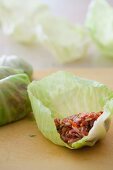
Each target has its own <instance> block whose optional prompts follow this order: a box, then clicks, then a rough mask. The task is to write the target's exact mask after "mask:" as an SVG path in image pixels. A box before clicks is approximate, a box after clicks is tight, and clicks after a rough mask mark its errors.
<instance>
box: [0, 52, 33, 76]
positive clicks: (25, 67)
mask: <svg viewBox="0 0 113 170" xmlns="http://www.w3.org/2000/svg"><path fill="white" fill-rule="evenodd" d="M0 66H8V67H11V68H14V69H17V71H16V72H20V71H21V72H24V73H26V74H27V75H28V76H29V78H30V79H32V74H33V68H32V66H31V65H30V64H29V63H27V62H26V61H25V60H23V59H22V58H21V57H18V56H15V55H9V56H7V55H3V56H1V57H0ZM18 70H19V71H18ZM4 71H6V70H4ZM10 71H11V69H10Z"/></svg>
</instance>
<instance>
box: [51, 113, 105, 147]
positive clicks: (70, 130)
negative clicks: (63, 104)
mask: <svg viewBox="0 0 113 170" xmlns="http://www.w3.org/2000/svg"><path fill="white" fill-rule="evenodd" d="M102 113H103V112H102V111H100V112H97V113H95V112H91V113H79V114H77V115H72V116H69V117H67V118H64V119H62V120H61V119H58V118H56V119H54V122H55V125H56V129H57V131H58V133H59V134H60V137H61V139H62V140H63V141H64V142H66V143H68V144H72V143H73V142H76V141H78V140H80V139H82V138H83V137H84V136H87V135H88V133H89V131H90V130H91V128H92V127H93V125H94V122H95V121H96V120H97V119H98V117H99V116H100V115H101V114H102Z"/></svg>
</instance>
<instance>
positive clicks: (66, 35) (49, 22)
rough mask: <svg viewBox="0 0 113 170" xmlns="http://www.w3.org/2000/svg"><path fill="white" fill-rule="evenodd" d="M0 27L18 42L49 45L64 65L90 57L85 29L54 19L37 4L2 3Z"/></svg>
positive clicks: (16, 0)
mask: <svg viewBox="0 0 113 170" xmlns="http://www.w3.org/2000/svg"><path fill="white" fill-rule="evenodd" d="M0 24H1V28H2V30H3V32H4V33H5V34H7V35H10V36H11V37H13V38H14V39H15V40H16V41H18V42H21V43H25V44H37V45H39V44H42V45H43V46H46V47H47V48H48V49H49V50H50V51H51V52H52V53H53V55H55V56H56V58H57V59H58V61H60V62H61V63H67V62H72V61H73V60H77V59H80V58H83V57H85V56H87V51H88V41H89V39H88V38H86V37H87V32H86V31H85V28H82V27H81V26H75V25H74V24H72V23H70V22H69V21H67V20H65V19H63V18H61V17H60V18H59V17H56V16H54V15H53V14H52V12H51V10H50V9H49V7H48V6H47V5H45V4H41V3H39V2H38V1H32V0H28V1H27V2H26V0H25V1H24V2H23V1H22V0H20V1H18V0H5V1H4V0H1V1H0Z"/></svg>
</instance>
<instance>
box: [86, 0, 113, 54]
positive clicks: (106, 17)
mask: <svg viewBox="0 0 113 170" xmlns="http://www.w3.org/2000/svg"><path fill="white" fill-rule="evenodd" d="M86 27H87V28H88V30H89V33H90V35H91V37H92V39H93V40H94V42H95V43H96V44H97V47H98V48H99V49H100V51H101V52H102V53H103V55H104V56H107V57H108V56H109V57H113V7H112V6H110V4H108V2H107V1H106V0H93V1H92V2H91V4H90V6H89V10H88V14H87V18H86Z"/></svg>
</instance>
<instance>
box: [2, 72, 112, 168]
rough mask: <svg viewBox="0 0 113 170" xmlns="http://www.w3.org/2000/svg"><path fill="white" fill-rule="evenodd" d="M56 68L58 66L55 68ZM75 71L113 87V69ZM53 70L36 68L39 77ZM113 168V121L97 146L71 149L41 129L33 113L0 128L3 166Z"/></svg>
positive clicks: (35, 75)
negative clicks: (51, 139)
mask: <svg viewBox="0 0 113 170" xmlns="http://www.w3.org/2000/svg"><path fill="white" fill-rule="evenodd" d="M54 71H56V70H54ZM71 71H72V72H74V73H75V74H76V75H79V76H82V77H85V78H89V79H95V80H97V81H100V82H103V83H105V84H106V85H108V86H109V87H111V88H112V89H113V69H76V70H71ZM51 72H53V70H46V71H37V72H35V74H34V77H35V78H36V79H40V78H42V77H44V76H45V75H48V74H50V73H51ZM44 169H46V170H57V169H59V170H60V169H62V170H101V169H102V170H107V169H108V170H113V121H112V123H111V127H110V130H109V132H108V133H107V135H106V137H105V139H104V140H103V141H101V142H99V143H97V144H96V145H95V146H94V147H92V148H89V147H86V148H82V149H79V150H69V149H67V148H64V147H60V146H56V145H55V144H53V143H51V142H50V141H48V140H47V139H45V138H44V137H43V136H42V134H41V133H40V132H39V130H38V128H37V125H36V123H35V120H34V119H33V117H32V115H29V116H28V117H26V118H24V119H23V120H21V121H17V122H15V123H12V124H9V125H6V126H3V127H1V128H0V170H44Z"/></svg>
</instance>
